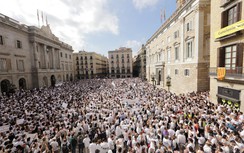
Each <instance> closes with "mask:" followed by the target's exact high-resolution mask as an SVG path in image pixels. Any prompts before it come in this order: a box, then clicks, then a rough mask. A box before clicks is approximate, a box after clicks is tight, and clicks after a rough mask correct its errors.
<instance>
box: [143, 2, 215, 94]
mask: <svg viewBox="0 0 244 153" xmlns="http://www.w3.org/2000/svg"><path fill="white" fill-rule="evenodd" d="M177 6H178V8H177V10H176V11H175V12H174V13H173V15H172V16H171V17H170V18H169V19H167V20H166V21H165V23H164V24H163V25H162V26H161V27H160V28H159V29H158V30H157V31H156V32H155V33H154V34H153V35H152V36H151V38H150V39H149V40H148V41H147V43H146V45H145V47H146V50H147V54H146V56H147V66H146V73H147V74H146V77H147V80H148V81H149V82H151V81H152V80H153V81H156V82H155V83H156V85H158V86H160V87H162V88H165V89H169V90H170V91H172V92H174V93H177V94H180V93H187V92H192V91H206V90H209V76H208V68H209V53H210V50H209V49H210V0H186V1H184V0H178V1H177ZM167 81H168V82H170V83H169V84H166V83H167Z"/></svg>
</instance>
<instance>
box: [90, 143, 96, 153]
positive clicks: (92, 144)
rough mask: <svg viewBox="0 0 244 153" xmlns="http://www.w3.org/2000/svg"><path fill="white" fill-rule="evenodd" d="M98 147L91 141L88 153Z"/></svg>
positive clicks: (93, 152)
mask: <svg viewBox="0 0 244 153" xmlns="http://www.w3.org/2000/svg"><path fill="white" fill-rule="evenodd" d="M97 149H98V147H97V144H95V143H91V144H90V145H89V153H95V151H96V150H97Z"/></svg>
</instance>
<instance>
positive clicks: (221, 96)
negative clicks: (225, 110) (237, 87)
mask: <svg viewBox="0 0 244 153" xmlns="http://www.w3.org/2000/svg"><path fill="white" fill-rule="evenodd" d="M216 96H217V97H220V98H223V99H226V100H230V101H232V102H240V100H239V99H235V98H231V97H227V96H224V95H220V94H217V95H216Z"/></svg>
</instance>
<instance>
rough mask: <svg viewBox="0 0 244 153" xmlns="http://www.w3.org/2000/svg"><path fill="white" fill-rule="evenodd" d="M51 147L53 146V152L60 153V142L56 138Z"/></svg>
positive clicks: (51, 142)
mask: <svg viewBox="0 0 244 153" xmlns="http://www.w3.org/2000/svg"><path fill="white" fill-rule="evenodd" d="M50 145H51V146H52V151H53V152H54V153H58V152H59V145H58V142H57V140H56V138H53V139H51V140H50Z"/></svg>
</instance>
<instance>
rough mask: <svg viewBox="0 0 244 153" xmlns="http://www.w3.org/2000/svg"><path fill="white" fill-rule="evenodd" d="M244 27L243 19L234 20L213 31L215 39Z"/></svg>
mask: <svg viewBox="0 0 244 153" xmlns="http://www.w3.org/2000/svg"><path fill="white" fill-rule="evenodd" d="M243 29H244V20H241V21H239V22H236V23H234V24H232V25H229V26H227V27H225V28H223V29H220V30H219V31H217V32H215V33H214V37H215V39H217V38H220V37H224V36H227V35H229V34H232V33H235V32H237V31H240V30H243Z"/></svg>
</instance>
